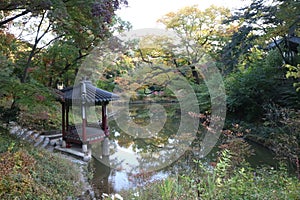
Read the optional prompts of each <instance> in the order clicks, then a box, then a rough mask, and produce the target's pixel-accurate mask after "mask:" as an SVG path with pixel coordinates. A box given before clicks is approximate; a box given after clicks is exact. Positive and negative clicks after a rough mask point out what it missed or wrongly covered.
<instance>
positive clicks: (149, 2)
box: [117, 0, 249, 30]
mask: <svg viewBox="0 0 300 200" xmlns="http://www.w3.org/2000/svg"><path fill="white" fill-rule="evenodd" d="M248 2H249V0H214V1H210V0H128V7H127V8H126V7H123V8H122V9H121V10H119V11H118V12H117V14H118V15H119V16H120V17H121V18H122V19H123V20H125V21H129V22H130V23H131V24H132V26H133V30H134V29H142V28H163V26H162V24H159V23H157V22H156V21H157V20H158V19H159V18H161V17H162V16H163V15H165V14H167V13H169V12H176V11H177V10H179V9H180V8H183V7H185V6H192V5H198V6H199V8H200V9H205V8H207V7H209V6H210V5H212V4H214V5H217V6H224V7H228V8H230V9H234V8H239V7H242V6H243V5H247V4H248Z"/></svg>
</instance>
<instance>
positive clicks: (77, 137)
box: [64, 126, 105, 144]
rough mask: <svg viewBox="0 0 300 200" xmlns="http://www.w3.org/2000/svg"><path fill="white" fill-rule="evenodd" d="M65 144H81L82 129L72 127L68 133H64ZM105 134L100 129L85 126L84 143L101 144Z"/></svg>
mask: <svg viewBox="0 0 300 200" xmlns="http://www.w3.org/2000/svg"><path fill="white" fill-rule="evenodd" d="M64 138H65V140H66V142H67V143H77V144H81V143H82V141H83V136H82V127H81V126H76V127H73V128H72V129H71V130H70V131H66V136H65V137H64ZM104 138H105V134H104V131H103V130H102V129H101V128H100V127H95V126H87V127H86V142H87V143H88V144H92V143H95V142H101V141H102V140H104Z"/></svg>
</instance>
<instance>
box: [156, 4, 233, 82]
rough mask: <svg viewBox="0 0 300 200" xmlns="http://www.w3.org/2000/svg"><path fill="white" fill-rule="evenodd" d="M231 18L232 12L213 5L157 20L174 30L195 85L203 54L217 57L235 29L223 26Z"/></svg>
mask: <svg viewBox="0 0 300 200" xmlns="http://www.w3.org/2000/svg"><path fill="white" fill-rule="evenodd" d="M229 16H230V11H229V9H226V8H224V7H217V6H211V7H209V8H207V9H205V10H204V11H202V10H200V9H198V8H197V7H196V6H191V7H185V8H182V9H180V10H179V11H178V12H170V13H168V14H166V15H165V16H164V17H162V18H161V19H159V20H158V21H159V22H161V23H163V24H164V25H165V26H166V28H167V29H170V30H173V31H174V32H175V33H176V35H177V36H178V37H179V38H180V46H181V49H180V55H178V58H183V59H184V60H185V61H184V64H185V65H189V66H190V69H191V70H192V74H193V76H194V78H195V82H196V83H199V76H198V74H197V72H196V70H195V66H194V65H195V64H197V63H199V61H200V60H201V59H203V57H204V55H209V56H212V57H213V58H217V54H218V51H219V50H220V49H221V47H222V46H224V45H225V43H226V41H227V38H228V37H229V36H230V34H231V29H233V28H234V26H231V25H226V24H222V21H223V20H225V19H227V18H228V17H229Z"/></svg>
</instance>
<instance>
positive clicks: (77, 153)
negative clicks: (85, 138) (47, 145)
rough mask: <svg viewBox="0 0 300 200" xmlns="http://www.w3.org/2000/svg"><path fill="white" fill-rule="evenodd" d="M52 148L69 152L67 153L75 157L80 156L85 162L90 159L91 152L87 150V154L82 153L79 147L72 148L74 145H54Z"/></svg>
mask: <svg viewBox="0 0 300 200" xmlns="http://www.w3.org/2000/svg"><path fill="white" fill-rule="evenodd" d="M54 150H56V151H60V152H62V153H66V154H69V155H71V156H74V157H77V158H81V159H82V160H83V161H85V162H87V161H89V160H90V159H91V152H88V153H87V154H86V153H83V152H82V149H81V148H74V147H71V148H63V147H61V146H56V147H54Z"/></svg>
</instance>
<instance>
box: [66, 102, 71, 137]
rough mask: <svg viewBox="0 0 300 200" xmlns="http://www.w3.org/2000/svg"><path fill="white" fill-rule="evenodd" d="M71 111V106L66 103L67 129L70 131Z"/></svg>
mask: <svg viewBox="0 0 300 200" xmlns="http://www.w3.org/2000/svg"><path fill="white" fill-rule="evenodd" d="M69 112H70V106H69V105H68V104H66V130H67V132H68V131H69Z"/></svg>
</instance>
